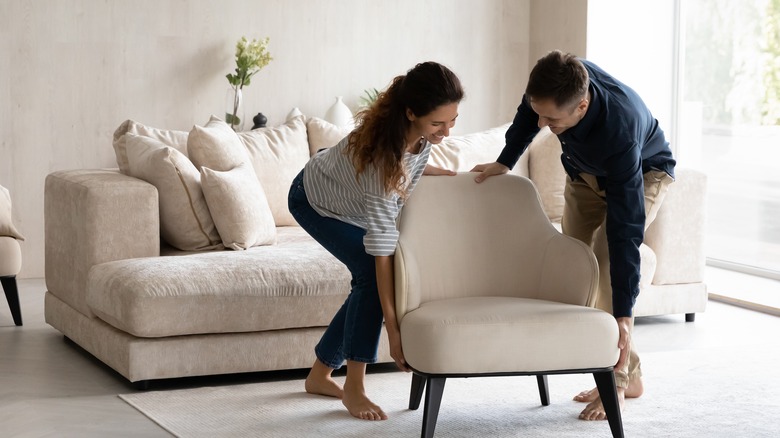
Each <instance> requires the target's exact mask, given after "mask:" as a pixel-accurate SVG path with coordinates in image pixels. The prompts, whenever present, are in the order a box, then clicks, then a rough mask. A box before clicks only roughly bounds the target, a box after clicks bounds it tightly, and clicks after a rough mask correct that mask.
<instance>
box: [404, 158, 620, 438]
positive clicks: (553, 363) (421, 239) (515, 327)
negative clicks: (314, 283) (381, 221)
mask: <svg viewBox="0 0 780 438" xmlns="http://www.w3.org/2000/svg"><path fill="white" fill-rule="evenodd" d="M399 231H400V239H399V242H398V248H397V251H396V256H395V264H396V280H395V287H396V308H397V316H398V320H399V325H400V329H401V341H402V345H403V351H404V357H405V359H406V361H407V363H408V364H409V365H410V366H411V367H412V368H413V369H414V371H415V379H413V380H414V381H413V389H412V397H411V399H412V400H411V401H410V407H411V408H412V409H414V408H416V406H415V401H414V400H415V397H418V395H415V392H416V391H417V393H418V394H419V393H420V391H421V389H420V385H419V381H420V376H423V378H424V379H427V391H428V395H427V396H426V408H425V409H426V412H425V414H424V416H423V436H432V435H433V429H434V427H435V422H436V415H437V412H438V405H439V403H440V400H441V392H442V390H443V387H444V379H446V378H447V377H470V376H480V375H496V374H526V375H530V374H535V375H537V376H538V379H539V380H540V382H541V381H544V383H540V393H541V395H542V403H543V404H547V403H548V402H547V389H546V380H544V378H543V377H544V376H545V375H546V374H553V373H555V374H558V373H566V372H581V373H582V372H589V373H593V374H594V377H595V378H596V381H597V384H598V386H599V389H600V391H602V392H603V393H605V394H606V393H607V391H603V390H604V389H606V388H608V387H609V386H608V385H607V386H605V385H606V383H605V382H609V379H614V377H613V374H612V367H613V366H614V364H615V363H616V362H617V360H618V356H619V350H618V348H617V343H618V328H617V324H616V323H615V319H614V317H613V316H612V315H610V314H608V313H606V312H603V311H601V310H597V309H595V308H592V307H588V306H593V304H594V301H595V293H596V288H597V282H598V266H597V263H596V259H595V256H594V255H593V252H592V251H591V249H590V248H589V247H588V246H586V245H584V244H583V243H581V242H579V241H577V240H575V239H573V238H570V237H568V236H564V235H563V234H561V233H560V232H558V231H557V230H556V229H555V227H553V226H552V224H551V223H550V221H549V219H548V218H547V216H546V215H545V213H544V211H543V209H542V204H541V200H540V198H539V195H538V193H537V191H536V189H535V188H534V185H533V184H532V183H531V182H530V180H528V179H527V178H524V177H521V176H516V175H501V176H496V177H492V178H490V179H488V180H486V181H484V182H483V183H481V184H477V183H476V182H474V174H469V173H461V174H458V175H457V176H453V177H424V178H423V179H422V180H421V181H420V183H419V185H418V187H417V188H416V190H415V193H414V195H413V196H412V197H411V198H410V200H409V202H408V204H407V205H406V206H405V207H404V210H403V212H402V214H401V218H400V221H399ZM605 378H606V379H607V380H605ZM609 388H610V389H611V392H610V393H609V395H611V396H612V397H609V396H607V398H608V399H609V400H611V401H612V402H613V404H612V408H611V409H612V411H611V412H612V413H610V414H608V415H609V416H610V427H611V428H612V431H613V434H614V436H622V425H621V422H620V413H619V410H617V398H616V393H615V390H614V380H612V381H611V387H609ZM432 393H433V395H431V394H432ZM613 398H614V400H612V399H613ZM416 403H417V404H419V398H417V402H416ZM606 405H607V402H605V406H606ZM607 411H608V413H609V412H610V408H607ZM613 414H614V415H613ZM431 422H432V423H433V424H431Z"/></svg>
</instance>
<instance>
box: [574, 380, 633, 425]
mask: <svg viewBox="0 0 780 438" xmlns="http://www.w3.org/2000/svg"><path fill="white" fill-rule="evenodd" d="M591 392H592V391H591ZM597 394H598V393H597ZM617 396H618V403H619V405H620V412H623V408H624V406H625V404H626V390H625V389H624V388H618V389H617ZM606 419H607V412H606V411H605V410H604V405H603V404H602V403H601V397H599V396H596V399H595V400H593V401H592V402H590V403H588V405H587V406H585V409H583V410H582V412H580V420H588V421H593V420H606Z"/></svg>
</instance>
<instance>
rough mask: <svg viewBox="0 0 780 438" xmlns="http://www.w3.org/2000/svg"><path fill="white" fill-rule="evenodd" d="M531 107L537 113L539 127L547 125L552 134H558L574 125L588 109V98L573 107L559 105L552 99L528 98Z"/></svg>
mask: <svg viewBox="0 0 780 438" xmlns="http://www.w3.org/2000/svg"><path fill="white" fill-rule="evenodd" d="M529 102H530V104H531V109H533V110H534V112H535V113H536V114H538V115H539V128H540V129H541V128H544V127H545V126H548V127H549V128H550V131H552V133H553V134H556V135H560V134H561V133H563V132H564V131H566V130H567V129H569V128H571V127H572V126H575V125H576V124H577V123H579V122H580V120H582V118H583V117H585V113H586V112H587V111H588V99H582V100H580V101H579V103H577V105H576V106H573V107H559V106H558V105H556V104H555V101H554V100H553V99H538V100H537V99H534V98H529Z"/></svg>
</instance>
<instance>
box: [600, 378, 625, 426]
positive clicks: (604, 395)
mask: <svg viewBox="0 0 780 438" xmlns="http://www.w3.org/2000/svg"><path fill="white" fill-rule="evenodd" d="M593 379H595V380H596V387H597V388H598V390H599V395H600V396H601V403H602V404H603V405H604V411H605V412H606V413H607V421H608V422H609V428H610V430H611V431H612V437H613V438H623V418H622V416H621V414H620V404H619V403H618V397H617V388H616V387H615V373H614V372H613V371H602V372H599V373H593Z"/></svg>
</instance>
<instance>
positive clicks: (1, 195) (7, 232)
mask: <svg viewBox="0 0 780 438" xmlns="http://www.w3.org/2000/svg"><path fill="white" fill-rule="evenodd" d="M0 236H9V237H13V238H14V239H19V240H24V237H22V235H21V234H20V233H19V231H17V229H16V227H14V222H13V215H12V214H11V193H10V192H9V191H8V189H6V188H5V187H3V186H0Z"/></svg>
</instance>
